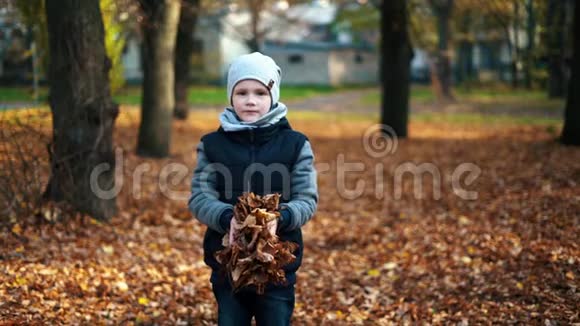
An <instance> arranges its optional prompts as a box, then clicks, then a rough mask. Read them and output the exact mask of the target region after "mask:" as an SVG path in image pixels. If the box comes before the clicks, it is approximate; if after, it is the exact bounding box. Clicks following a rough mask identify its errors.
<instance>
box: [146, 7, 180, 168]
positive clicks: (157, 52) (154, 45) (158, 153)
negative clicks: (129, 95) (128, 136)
mask: <svg viewBox="0 0 580 326" xmlns="http://www.w3.org/2000/svg"><path fill="white" fill-rule="evenodd" d="M139 4H140V6H141V9H142V11H143V15H144V19H143V22H142V30H143V45H142V60H143V61H142V64H143V95H142V99H141V124H140V126H139V136H138V142H137V153H138V154H139V155H143V156H152V157H165V156H167V155H168V154H169V147H170V143H171V122H172V120H173V109H174V105H175V97H174V92H175V89H174V82H175V72H174V70H175V66H174V56H175V40H176V34H177V24H178V22H179V11H180V4H181V3H180V1H179V0H159V1H158V0H139Z"/></svg>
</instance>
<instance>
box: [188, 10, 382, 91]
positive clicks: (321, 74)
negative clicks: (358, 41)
mask: <svg viewBox="0 0 580 326" xmlns="http://www.w3.org/2000/svg"><path fill="white" fill-rule="evenodd" d="M336 15H337V6H336V4H331V3H329V2H327V1H313V2H311V3H305V4H299V5H296V6H292V7H290V8H288V9H287V10H285V11H284V13H283V14H280V13H279V14H276V13H275V12H266V13H264V15H263V16H262V20H261V23H262V25H261V26H260V27H259V29H260V30H268V33H267V34H266V36H265V39H266V41H265V42H264V44H263V45H262V52H263V53H264V54H266V55H269V56H271V57H272V58H273V59H274V60H275V61H276V62H277V63H278V65H280V68H282V74H283V75H282V81H283V83H285V84H295V85H296V84H313V85H341V84H361V83H376V82H377V81H378V70H379V69H378V57H377V53H376V51H374V50H373V49H372V48H371V47H368V46H367V47H364V46H358V45H354V44H352V42H351V40H352V37H351V36H350V34H349V33H348V32H345V31H343V32H340V33H338V35H332V34H333V33H332V32H331V24H332V23H333V22H334V21H335V19H336ZM281 16H285V19H282V18H280V17H281ZM249 21H250V15H249V13H248V12H226V13H222V14H220V15H216V16H206V17H202V18H201V19H200V20H199V22H198V26H197V28H196V31H195V38H196V39H197V40H198V41H199V44H200V45H201V48H202V50H201V51H202V53H201V56H200V57H201V60H202V61H203V63H202V64H200V65H199V67H200V68H202V69H203V72H202V75H198V76H193V77H194V78H198V79H205V80H206V81H208V80H209V81H220V82H222V83H223V82H224V81H225V77H226V74H227V69H228V66H229V64H230V63H231V62H232V60H233V59H234V58H235V57H237V56H239V55H242V54H246V53H249V52H250V49H249V48H248V46H247V45H246V43H245V41H244V39H247V38H248V36H249V33H248V31H247V28H248V26H249ZM194 74H195V73H194ZM198 74H199V72H198Z"/></svg>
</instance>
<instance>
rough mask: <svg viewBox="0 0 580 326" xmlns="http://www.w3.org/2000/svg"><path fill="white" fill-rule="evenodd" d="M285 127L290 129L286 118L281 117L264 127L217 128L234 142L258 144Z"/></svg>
mask: <svg viewBox="0 0 580 326" xmlns="http://www.w3.org/2000/svg"><path fill="white" fill-rule="evenodd" d="M285 129H292V127H291V126H290V123H289V122H288V119H286V118H282V119H280V120H279V121H278V122H276V123H275V124H273V125H269V126H266V127H261V128H255V129H245V130H238V131H229V132H228V131H225V130H224V128H223V127H220V128H219V129H218V131H219V132H222V133H224V134H226V136H228V137H229V138H230V139H232V140H234V141H235V142H238V143H242V144H256V145H260V144H263V143H266V142H268V141H269V140H270V139H272V138H273V137H274V136H275V135H276V134H277V133H278V132H280V131H282V130H285Z"/></svg>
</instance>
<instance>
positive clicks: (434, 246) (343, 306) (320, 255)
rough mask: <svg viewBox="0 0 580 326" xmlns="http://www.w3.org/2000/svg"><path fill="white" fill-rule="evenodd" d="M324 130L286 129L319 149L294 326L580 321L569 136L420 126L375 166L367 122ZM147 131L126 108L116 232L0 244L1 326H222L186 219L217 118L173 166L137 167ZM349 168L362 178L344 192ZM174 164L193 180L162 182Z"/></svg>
mask: <svg viewBox="0 0 580 326" xmlns="http://www.w3.org/2000/svg"><path fill="white" fill-rule="evenodd" d="M317 117H318V118H317ZM317 117H316V116H315V117H312V116H303V115H295V116H294V119H293V120H291V122H292V123H293V126H294V127H295V128H296V129H298V130H301V131H303V132H305V133H306V134H307V135H308V136H309V137H310V139H311V141H312V144H313V147H314V151H315V154H316V160H317V168H318V169H319V171H320V173H319V190H320V203H319V208H318V212H317V214H316V215H315V216H314V218H313V219H312V221H310V222H309V223H308V224H307V225H306V226H305V227H304V245H305V254H304V262H303V265H302V268H301V269H300V271H299V275H298V278H299V280H298V286H297V300H296V307H295V312H294V317H293V318H294V319H293V321H294V323H295V324H296V325H304V324H306V325H320V324H337V325H341V324H363V325H375V324H378V325H383V324H400V323H405V322H408V323H413V322H415V321H420V322H425V323H430V324H447V323H461V324H462V325H467V324H468V323H470V324H492V323H493V324H495V323H521V324H544V325H556V324H570V323H574V322H576V323H577V322H579V321H580V316H579V312H578V311H579V310H578V306H579V305H580V290H579V289H578V286H579V284H580V282H579V279H580V248H579V244H578V234H580V227H579V216H580V185H579V183H580V149H579V148H571V147H565V146H562V145H559V144H558V143H556V142H555V141H554V138H555V136H556V135H557V134H558V133H559V130H558V129H556V130H554V129H553V127H546V126H541V125H540V126H522V125H513V126H511V125H509V124H505V123H502V124H501V125H499V126H491V125H483V124H480V125H465V124H448V123H445V122H441V121H436V122H412V123H411V125H410V135H411V138H410V139H406V140H399V142H398V144H397V145H398V146H397V148H396V150H395V151H391V152H389V153H387V154H385V155H383V156H381V157H378V158H375V157H373V156H371V155H369V154H368V151H369V150H370V149H368V148H367V149H366V150H365V147H364V146H363V143H362V139H363V136H362V135H363V134H364V132H365V131H366V130H367V127H368V126H369V125H371V124H372V121H370V120H368V119H365V118H361V119H354V118H352V117H350V116H349V117H347V118H340V117H338V116H333V115H331V114H327V115H326V116H317ZM320 117H323V118H320ZM291 119H292V118H291ZM137 126H138V116H137V115H136V112H135V111H130V110H127V109H124V110H123V114H122V115H121V117H120V118H119V120H118V121H117V130H116V145H117V146H118V147H119V148H121V149H122V151H120V152H119V153H122V162H123V164H121V166H122V167H123V190H122V192H121V194H120V195H119V201H118V202H119V207H120V213H119V215H118V216H117V217H115V218H114V219H113V220H112V221H111V223H110V224H102V223H98V222H96V221H94V220H91V219H86V218H85V219H76V220H72V221H69V222H67V223H66V224H65V225H57V226H53V227H48V226H43V227H42V228H40V229H37V230H33V229H31V228H25V229H22V228H21V227H20V226H19V225H17V226H15V228H13V232H15V233H16V234H20V235H22V236H25V237H27V238H28V242H22V241H19V240H18V239H16V237H15V236H13V235H10V234H7V233H2V234H0V241H1V243H2V246H1V247H0V323H2V324H25V323H26V324H36V323H42V324H122V323H127V324H133V323H144V324H194V325H205V324H208V325H211V324H215V323H216V308H215V304H214V299H213V296H212V293H211V288H210V284H209V280H208V279H209V270H208V268H207V267H206V266H205V265H204V264H203V261H202V240H203V233H204V229H205V228H204V227H203V226H202V225H201V224H200V223H198V222H197V221H196V220H195V219H194V218H192V217H191V214H190V213H189V212H188V210H187V207H186V202H187V196H188V187H189V178H190V177H191V169H192V168H193V166H194V164H195V151H194V148H195V146H196V144H197V142H198V141H199V138H200V136H201V135H202V134H204V133H206V132H208V131H211V130H213V129H214V128H215V127H216V126H217V118H216V113H215V112H212V111H201V112H197V113H195V114H193V115H192V116H191V117H190V119H189V120H188V121H187V122H176V123H175V125H174V134H173V138H172V139H173V145H172V155H171V157H170V158H168V159H163V160H154V159H143V158H139V157H137V156H136V155H135V154H134V148H135V144H136V130H137ZM378 145H379V146H380V143H378ZM38 146H41V144H38ZM375 150H376V149H375ZM371 151H372V150H371ZM373 153H374V152H373ZM340 162H344V163H347V164H348V163H359V166H358V170H361V169H362V170H363V171H358V172H348V173H345V177H344V178H343V177H341V173H339V170H341V169H343V170H344V169H345V165H344V164H341V163H340ZM169 163H177V164H179V165H181V166H185V167H187V170H188V172H189V175H188V176H186V177H185V178H179V176H178V175H177V174H176V175H173V176H171V175H170V176H169V178H165V177H164V175H167V172H168V171H167V170H166V169H167V168H165V170H164V167H167V166H168V164H169ZM422 163H427V165H424V166H426V167H428V168H429V169H430V171H436V172H437V173H439V176H440V179H441V182H440V185H439V186H438V185H437V182H435V181H434V180H436V178H435V179H434V178H432V177H425V178H424V179H422V180H423V182H422V185H423V186H424V187H423V191H424V193H423V195H424V196H423V198H417V196H416V195H415V194H414V191H415V189H416V187H415V186H414V183H413V178H412V177H411V176H410V175H409V174H407V175H405V176H404V177H403V178H402V181H401V182H400V183H399V182H398V181H397V179H396V177H395V175H396V171H400V170H397V169H398V168H400V167H401V166H404V165H403V164H407V165H406V166H409V165H410V164H414V165H415V166H419V165H420V164H422ZM463 163H472V164H474V165H476V166H477V167H478V168H479V169H480V170H481V174H480V176H479V177H478V178H477V179H476V180H475V181H474V182H473V183H471V184H469V185H467V184H466V183H465V180H460V184H461V185H462V187H463V188H465V189H466V190H468V191H473V192H476V193H477V199H475V200H464V199H461V198H460V197H459V196H458V195H457V194H456V193H455V192H454V188H453V179H452V174H453V172H454V171H456V169H457V167H458V166H460V165H461V164H463ZM174 166H175V165H174ZM341 166H342V167H341ZM463 166H465V165H463ZM346 169H347V170H348V169H350V170H354V169H355V168H354V165H352V166H348V167H346ZM136 170H137V171H141V172H138V173H135V171H136ZM160 175H161V176H162V177H161V178H160ZM159 180H162V181H161V182H160V181H159ZM357 187H358V190H361V191H362V193H361V194H359V195H357V194H355V193H353V191H355V190H356V189H357ZM381 187H382V188H381ZM399 190H400V196H398V195H399V192H398V191H399ZM438 190H440V193H439V194H440V198H439V199H434V198H433V197H434V196H437V195H438ZM349 191H350V192H349ZM355 195H356V196H355ZM168 197H172V198H173V199H170V198H168ZM351 197H354V198H351Z"/></svg>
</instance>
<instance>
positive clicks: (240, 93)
mask: <svg viewBox="0 0 580 326" xmlns="http://www.w3.org/2000/svg"><path fill="white" fill-rule="evenodd" d="M236 95H246V91H237V92H236Z"/></svg>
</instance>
